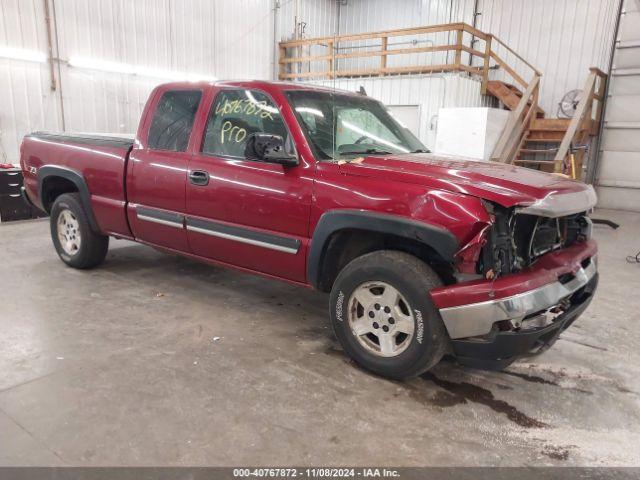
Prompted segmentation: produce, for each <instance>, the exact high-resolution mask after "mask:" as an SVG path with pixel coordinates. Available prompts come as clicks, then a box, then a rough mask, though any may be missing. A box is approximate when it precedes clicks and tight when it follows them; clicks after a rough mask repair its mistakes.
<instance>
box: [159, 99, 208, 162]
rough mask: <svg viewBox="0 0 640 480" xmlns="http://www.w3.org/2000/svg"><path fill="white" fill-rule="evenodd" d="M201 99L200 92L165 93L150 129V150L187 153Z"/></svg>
mask: <svg viewBox="0 0 640 480" xmlns="http://www.w3.org/2000/svg"><path fill="white" fill-rule="evenodd" d="M201 98H202V92H201V91H200V90H170V91H167V92H164V93H163V94H162V97H160V100H159V101H158V104H157V106H156V110H155V112H154V114H153V119H152V121H151V127H150V128H149V141H148V146H149V148H150V149H152V150H167V151H171V152H184V151H186V150H187V146H188V145H189V136H190V135H191V130H192V128H193V121H194V119H195V116H196V112H197V111H198V106H199V105H200V100H201Z"/></svg>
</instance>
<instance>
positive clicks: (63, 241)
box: [50, 193, 109, 269]
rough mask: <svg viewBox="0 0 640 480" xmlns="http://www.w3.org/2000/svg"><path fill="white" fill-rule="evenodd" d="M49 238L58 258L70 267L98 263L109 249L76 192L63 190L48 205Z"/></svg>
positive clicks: (105, 238)
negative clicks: (92, 225)
mask: <svg viewBox="0 0 640 480" xmlns="http://www.w3.org/2000/svg"><path fill="white" fill-rule="evenodd" d="M50 226H51V239H52V240H53V246H54V247H55V249H56V252H57V253H58V256H59V257H60V259H61V260H62V261H63V262H64V263H66V264H67V265H69V266H70V267H73V268H79V269H87V268H93V267H95V266H97V265H100V264H101V263H102V262H103V261H104V258H105V256H106V255H107V250H108V249H109V237H106V236H104V235H100V234H98V233H95V232H94V231H93V230H92V229H91V225H90V224H89V218H88V216H87V212H86V210H85V209H84V206H83V205H82V202H81V201H80V196H79V194H77V193H65V194H63V195H60V196H59V197H58V198H56V200H55V202H54V203H53V206H52V207H51V217H50Z"/></svg>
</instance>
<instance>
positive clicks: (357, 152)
mask: <svg viewBox="0 0 640 480" xmlns="http://www.w3.org/2000/svg"><path fill="white" fill-rule="evenodd" d="M362 154H367V155H393V152H387V151H386V150H379V149H377V148H368V149H366V150H351V151H347V152H340V155H362Z"/></svg>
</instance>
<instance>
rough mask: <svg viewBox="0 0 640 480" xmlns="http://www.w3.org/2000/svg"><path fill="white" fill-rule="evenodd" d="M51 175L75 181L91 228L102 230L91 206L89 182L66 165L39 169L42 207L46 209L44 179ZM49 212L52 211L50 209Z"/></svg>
mask: <svg viewBox="0 0 640 480" xmlns="http://www.w3.org/2000/svg"><path fill="white" fill-rule="evenodd" d="M50 177H61V178H64V179H65V180H69V181H70V182H71V183H73V184H74V185H75V186H76V188H77V189H78V193H79V194H80V201H81V202H82V206H83V207H84V210H85V212H87V216H88V217H89V225H90V226H91V229H92V230H93V231H95V232H100V227H99V226H98V222H97V221H96V218H95V216H94V214H93V208H91V193H89V187H88V186H87V182H86V181H85V179H84V177H83V176H82V174H81V173H80V172H78V171H76V170H73V169H71V168H66V167H58V166H55V165H44V166H42V167H40V168H39V169H38V199H39V200H40V203H41V204H42V209H43V210H45V206H44V197H43V195H42V193H43V191H42V190H43V187H44V181H45V180H46V179H47V178H50ZM47 213H51V212H50V209H49V211H47Z"/></svg>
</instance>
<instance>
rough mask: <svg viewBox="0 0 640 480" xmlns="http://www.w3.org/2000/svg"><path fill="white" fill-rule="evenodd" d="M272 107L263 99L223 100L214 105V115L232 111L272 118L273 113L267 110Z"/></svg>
mask: <svg viewBox="0 0 640 480" xmlns="http://www.w3.org/2000/svg"><path fill="white" fill-rule="evenodd" d="M271 109H273V107H271V106H269V105H267V102H265V101H264V100H261V101H252V100H249V99H243V100H225V101H224V102H223V103H219V104H218V106H217V107H216V112H215V113H216V115H220V114H222V115H230V114H232V113H242V114H245V115H255V116H257V117H260V118H269V119H270V120H273V115H272V114H271V112H270V111H269V110H271Z"/></svg>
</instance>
